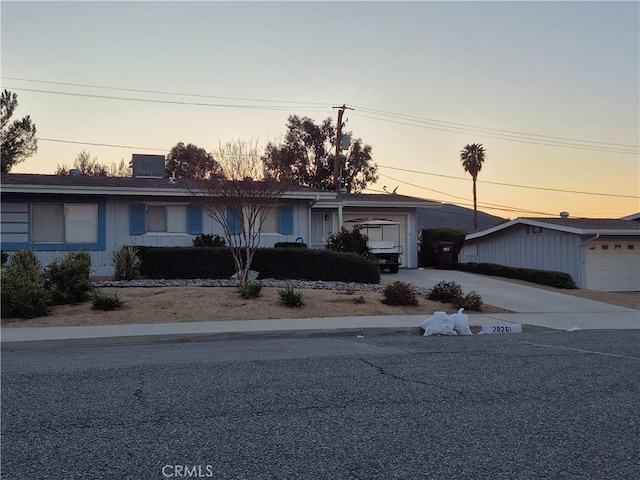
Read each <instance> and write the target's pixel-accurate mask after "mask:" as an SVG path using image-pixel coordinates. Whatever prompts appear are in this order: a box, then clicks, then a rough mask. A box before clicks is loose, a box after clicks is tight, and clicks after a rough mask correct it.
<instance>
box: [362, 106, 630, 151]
mask: <svg viewBox="0 0 640 480" xmlns="http://www.w3.org/2000/svg"><path fill="white" fill-rule="evenodd" d="M355 108H358V110H361V111H363V112H368V113H371V114H374V115H378V114H380V115H385V116H393V117H396V118H400V119H405V120H412V121H418V122H424V123H432V124H435V125H441V124H444V126H448V125H449V126H451V127H465V128H475V129H479V130H486V131H489V132H492V131H493V132H500V133H509V134H516V135H526V136H529V137H539V138H543V139H552V140H567V141H571V142H579V143H591V144H598V145H612V146H618V147H631V148H634V149H638V148H640V145H629V144H624V143H611V142H598V141H594V140H581V139H577V138H568V137H557V136H552V135H540V134H536V133H526V132H519V131H514V130H503V129H499V128H489V127H482V126H478V125H470V124H467V123H456V122H448V121H445V120H437V119H433V118H426V117H418V116H415V115H405V114H402V113H394V112H387V111H384V110H375V109H372V108H367V107H355Z"/></svg>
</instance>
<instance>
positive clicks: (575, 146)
mask: <svg viewBox="0 0 640 480" xmlns="http://www.w3.org/2000/svg"><path fill="white" fill-rule="evenodd" d="M355 116H356V117H361V118H369V119H371V120H379V121H381V122H388V123H395V124H398V125H407V126H410V127H416V128H426V129H429V130H439V131H441V132H451V133H473V134H476V132H473V131H471V130H469V129H466V130H465V129H456V130H452V128H454V127H447V128H439V127H433V126H428V125H417V124H415V123H407V122H406V121H404V122H401V121H397V120H390V119H388V118H379V117H371V116H368V115H360V114H357V113H356V114H355ZM445 127H446V126H445ZM482 135H484V136H485V137H486V138H494V139H496V140H505V141H511V142H518V143H529V144H534V145H545V146H550V147H562V148H572V149H577V150H590V151H594V152H604V153H619V154H623V155H638V152H637V151H634V150H629V149H611V148H606V147H601V148H599V147H597V146H588V145H578V144H569V143H560V142H553V141H551V140H550V141H548V142H542V141H538V140H534V139H525V138H524V137H522V138H519V137H513V136H512V135H502V136H496V135H499V134H495V135H490V134H487V133H484V132H482Z"/></svg>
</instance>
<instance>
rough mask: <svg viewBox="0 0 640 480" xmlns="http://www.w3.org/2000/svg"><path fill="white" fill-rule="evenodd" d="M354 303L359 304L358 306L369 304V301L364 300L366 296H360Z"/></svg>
mask: <svg viewBox="0 0 640 480" xmlns="http://www.w3.org/2000/svg"><path fill="white" fill-rule="evenodd" d="M353 303H358V304H363V303H367V299H366V298H364V295H358V296H357V297H355V298H354V299H353Z"/></svg>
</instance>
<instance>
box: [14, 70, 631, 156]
mask: <svg viewBox="0 0 640 480" xmlns="http://www.w3.org/2000/svg"><path fill="white" fill-rule="evenodd" d="M2 78H4V79H7V80H16V81H22V82H34V83H43V84H51V85H63V86H73V87H83V88H96V89H105V90H116V91H118V90H119V91H129V92H138V93H151V94H155V95H174V96H188V97H200V98H217V99H226V100H241V101H251V102H270V103H282V104H290V105H298V106H305V108H309V106H314V108H316V107H323V109H324V108H327V107H328V105H326V104H323V103H318V102H294V101H290V100H265V99H258V98H246V97H229V96H217V95H203V94H188V93H181V92H167V91H160V90H146V89H134V88H124V87H109V86H102V85H90V84H82V83H72V82H54V81H46V80H35V79H26V78H19V77H2ZM9 88H11V87H9ZM14 89H16V90H25V91H34V92H40V93H49V94H58V95H73V96H87V97H93V98H103V99H115V100H123V101H140V102H154V103H170V104H181V105H198V106H212V107H228V108H248V109H265V110H281V109H284V108H287V107H285V106H274V105H271V106H258V105H235V104H205V103H196V102H172V101H161V100H152V99H138V98H126V97H108V96H99V95H90V94H79V93H68V92H54V91H47V90H37V89H26V88H14ZM290 105H289V106H290ZM356 108H358V109H359V110H361V111H363V112H365V113H370V114H372V115H377V116H376V117H371V116H367V115H360V114H358V113H356V114H355V115H356V116H360V117H363V118H369V119H372V120H379V121H385V122H391V123H396V124H400V125H407V126H413V127H419V128H428V129H433V130H440V131H446V132H452V133H461V132H471V133H477V132H478V131H480V132H481V133H482V134H483V135H485V136H487V137H488V138H495V139H498V140H508V141H514V142H519V143H530V144H538V145H546V146H553V147H562V148H573V149H580V150H592V151H599V152H606V153H619V154H625V155H638V153H639V152H638V149H639V148H640V146H638V145H630V144H622V143H613V142H599V141H593V140H582V139H575V138H569V137H559V136H552V135H541V134H534V133H526V132H519V131H514V130H505V129H497V128H489V127H482V126H478V125H471V124H465V123H456V122H449V121H445V120H437V119H432V118H427V117H420V116H415V115H406V114H401V113H395V112H388V111H385V110H378V109H372V108H368V107H356ZM380 115H383V116H384V117H392V118H395V119H396V120H390V119H389V118H380ZM398 120H404V121H398ZM407 122H411V123H407ZM416 123H418V124H416ZM474 130H475V131H474ZM492 134H493V135H494V136H492ZM496 135H497V136H496ZM531 137H532V138H531ZM567 142H573V143H567ZM608 147H623V148H608Z"/></svg>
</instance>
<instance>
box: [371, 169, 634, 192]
mask: <svg viewBox="0 0 640 480" xmlns="http://www.w3.org/2000/svg"><path fill="white" fill-rule="evenodd" d="M378 167H382V168H388V169H390V170H399V171H402V172H408V173H419V174H421V175H430V176H434V177H443V178H452V179H454V180H464V181H469V179H467V178H462V177H454V176H451V175H440V174H437V173H428V172H421V171H418V170H409V169H406V168H398V167H389V166H387V165H380V164H378ZM478 183H484V184H491V185H501V186H505V187H514V188H527V189H530V190H544V191H548V192H561V193H575V194H580V195H596V196H601V197H617V198H633V199H637V198H640V197H639V196H634V195H617V194H614V193H599V192H582V191H578V190H564V189H559V188H547V187H533V186H530V185H517V184H514V183H502V182H491V181H488V180H478Z"/></svg>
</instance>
